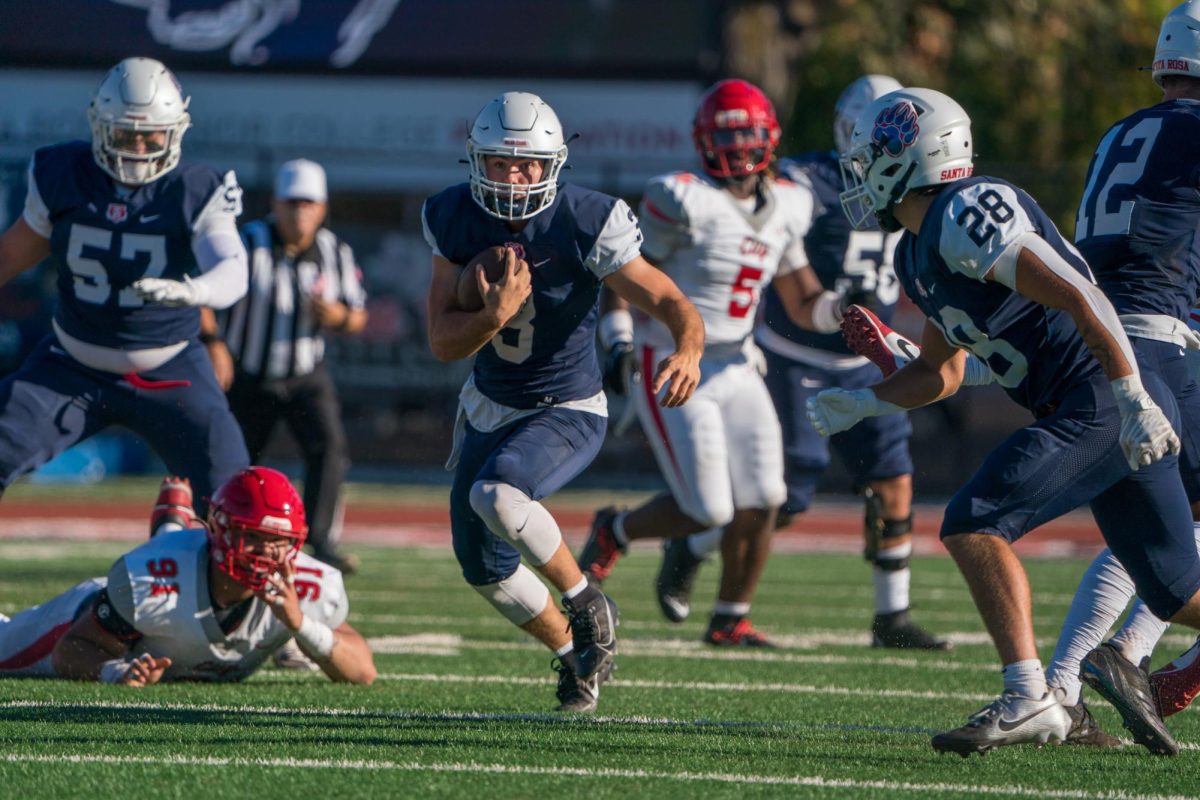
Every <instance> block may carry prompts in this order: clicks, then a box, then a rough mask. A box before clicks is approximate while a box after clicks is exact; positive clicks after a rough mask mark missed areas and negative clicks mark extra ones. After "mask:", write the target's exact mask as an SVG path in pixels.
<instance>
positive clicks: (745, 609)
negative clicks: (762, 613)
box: [713, 600, 750, 617]
mask: <svg viewBox="0 0 1200 800" xmlns="http://www.w3.org/2000/svg"><path fill="white" fill-rule="evenodd" d="M713 613H714V614H721V615H722V616H726V617H744V616H746V615H747V614H749V613H750V604H749V603H730V602H728V601H726V600H718V601H717V602H716V603H715V604H714V605H713Z"/></svg>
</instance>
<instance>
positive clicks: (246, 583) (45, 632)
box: [0, 467, 375, 686]
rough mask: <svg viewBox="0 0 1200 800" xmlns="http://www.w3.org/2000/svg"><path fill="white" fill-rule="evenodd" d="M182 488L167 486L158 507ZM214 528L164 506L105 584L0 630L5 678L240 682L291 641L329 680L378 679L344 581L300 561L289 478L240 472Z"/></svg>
mask: <svg viewBox="0 0 1200 800" xmlns="http://www.w3.org/2000/svg"><path fill="white" fill-rule="evenodd" d="M177 483H178V481H177V479H168V480H167V481H164V489H163V492H162V493H161V494H160V497H164V498H165V497H168V495H167V492H168V491H173V490H174V489H175V486H176V485H177ZM168 486H170V488H168ZM172 499H173V498H172ZM207 524H208V527H207V530H206V529H205V524H204V523H203V522H201V521H200V520H198V519H196V518H195V516H194V514H193V512H192V508H191V506H190V504H188V505H183V504H179V503H177V502H175V503H173V502H170V501H167V502H160V503H159V504H158V505H157V506H156V508H155V514H154V517H153V528H154V530H153V533H155V534H156V535H155V536H154V538H152V539H151V540H150V541H148V542H146V543H145V544H143V545H141V546H140V547H137V548H135V549H134V550H131V551H130V552H128V553H126V554H125V555H124V556H122V557H121V558H119V559H117V562H116V563H115V564H114V565H113V567H112V569H111V570H109V573H108V576H107V578H91V579H89V580H86V581H84V582H82V583H80V584H78V585H77V586H74V587H73V588H71V589H68V590H67V591H65V592H63V593H62V594H60V595H59V596H57V597H55V598H53V599H52V600H48V601H46V602H45V603H42V604H41V605H38V606H34V607H33V608H29V609H26V610H24V611H21V612H20V613H18V614H16V615H14V616H13V617H12V619H4V620H3V621H0V676H3V677H61V678H74V679H76V680H85V681H100V682H101V683H117V684H122V685H125V686H147V685H149V684H152V683H159V682H160V681H184V680H191V681H221V682H225V681H239V680H243V679H244V678H246V677H248V676H249V675H250V674H251V673H253V672H254V671H255V670H256V669H258V668H259V667H260V666H262V664H263V662H264V661H266V660H267V659H268V658H270V657H271V654H272V653H273V652H275V651H276V650H277V649H278V648H279V647H281V646H282V645H284V644H285V643H287V642H288V640H289V639H292V638H294V639H295V641H296V643H297V644H298V645H299V646H300V649H301V650H302V651H303V652H304V653H305V654H306V655H307V656H308V657H309V658H311V659H312V660H313V661H315V662H316V663H317V664H318V665H319V666H320V668H321V670H322V671H324V673H325V674H326V675H328V676H329V677H330V678H331V679H333V680H335V681H345V682H349V683H361V684H370V683H371V682H373V681H374V680H375V662H374V659H373V658H372V656H371V650H370V648H369V647H368V646H367V642H366V640H365V639H363V637H362V636H361V635H359V633H358V631H356V630H354V628H352V627H350V625H349V624H348V623H347V622H346V616H347V614H348V613H349V609H350V604H349V600H348V599H347V597H346V591H345V588H344V587H343V585H342V576H341V573H339V572H338V571H337V570H336V569H334V568H332V567H330V566H328V565H327V564H323V563H322V562H320V561H317V560H316V559H314V558H312V557H311V556H308V555H306V554H304V553H301V552H300V546H301V545H302V544H303V543H304V537H305V535H306V534H307V531H308V527H307V525H306V524H305V521H304V506H303V504H302V503H301V502H300V496H299V495H298V494H296V490H295V489H293V488H292V485H291V483H289V482H288V479H287V478H286V477H284V476H283V475H282V474H281V473H279V472H276V471H275V470H273V469H267V468H266V467H249V468H247V469H244V470H242V471H241V472H239V473H237V474H236V475H234V476H233V477H232V478H230V479H229V480H228V481H226V482H225V484H224V485H222V486H221V488H220V489H218V490H217V493H216V495H215V496H214V497H213V501H212V505H211V508H210V509H209V515H208V523H207Z"/></svg>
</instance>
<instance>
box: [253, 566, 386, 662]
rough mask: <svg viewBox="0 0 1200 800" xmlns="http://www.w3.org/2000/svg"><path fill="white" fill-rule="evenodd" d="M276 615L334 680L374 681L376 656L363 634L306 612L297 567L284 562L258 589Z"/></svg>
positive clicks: (344, 624) (348, 625)
mask: <svg viewBox="0 0 1200 800" xmlns="http://www.w3.org/2000/svg"><path fill="white" fill-rule="evenodd" d="M256 594H257V596H258V598H259V599H260V600H262V601H264V602H265V603H266V604H267V605H268V606H269V607H270V609H271V613H272V614H274V615H275V618H276V619H278V620H279V621H280V622H282V623H283V624H284V625H285V626H287V628H288V630H290V631H292V635H293V636H294V637H295V639H296V644H298V645H299V646H300V649H301V650H303V651H304V654H305V655H307V656H308V657H309V658H311V659H312V660H313V661H315V662H317V664H318V666H320V667H321V671H322V672H324V673H325V674H326V675H328V676H329V677H330V678H331V679H332V680H335V681H339V682H343V683H361V684H364V685H370V684H372V683H374V682H375V658H374V656H373V655H372V654H371V648H370V647H369V646H368V645H367V640H366V639H364V638H363V637H362V635H361V634H360V633H359V632H358V631H356V630H354V628H352V627H350V624H349V623H347V622H343V623H342V624H341V625H339V626H338V627H337V628H331V627H329V626H328V625H326V624H325V623H324V622H322V621H321V620H319V619H315V618H314V617H311V616H305V614H304V610H303V609H302V608H301V607H300V597H299V595H297V594H296V573H295V567H294V566H293V565H292V563H291V562H290V561H286V562H284V565H283V568H282V569H281V570H280V571H279V573H277V574H275V575H272V576H271V577H270V578H268V579H267V585H266V586H264V587H263V588H262V589H261V590H259V591H258V592H256Z"/></svg>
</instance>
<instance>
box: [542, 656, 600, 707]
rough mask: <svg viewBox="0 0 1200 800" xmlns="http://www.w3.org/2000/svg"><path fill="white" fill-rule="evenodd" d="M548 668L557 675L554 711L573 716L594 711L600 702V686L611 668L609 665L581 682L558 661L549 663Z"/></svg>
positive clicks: (570, 669) (570, 670)
mask: <svg viewBox="0 0 1200 800" xmlns="http://www.w3.org/2000/svg"><path fill="white" fill-rule="evenodd" d="M550 668H551V669H553V670H554V671H555V672H557V673H558V688H557V689H556V690H555V692H554V696H555V697H557V698H558V705H557V706H555V708H554V710H555V711H568V712H572V713H575V714H586V713H588V712H589V711H595V710H596V704H597V703H598V702H599V700H600V684H602V683H604V682H605V681H606V680H608V678H609V676H610V675H612V670H613V666H612V664H611V663H610V664H609V665H608V666H607V667H606V668H605V669H604V670H602V671H601V672H600V673H599V674H597V675H595V676H593V677H592V678H589V679H588V680H583V679H582V678H580V677H579V676H578V675H576V674H575V670H574V669H572V668H571V667H570V666H569V665H567V664H564V663H563V662H562V661H561V660H560V659H555V660H553V661H551V662H550Z"/></svg>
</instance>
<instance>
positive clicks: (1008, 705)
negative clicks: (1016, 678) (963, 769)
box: [932, 691, 1071, 758]
mask: <svg viewBox="0 0 1200 800" xmlns="http://www.w3.org/2000/svg"><path fill="white" fill-rule="evenodd" d="M1070 730H1071V716H1070V715H1069V714H1068V713H1067V710H1066V709H1065V708H1063V706H1062V703H1060V702H1059V701H1058V697H1057V696H1056V695H1055V694H1054V692H1052V691H1047V692H1046V694H1044V695H1042V696H1041V697H1039V698H1032V697H1022V696H1021V695H1019V694H1016V693H1014V692H1007V691H1006V692H1004V693H1003V694H1002V695H1000V696H999V697H997V698H996V699H995V700H993V701H992V702H991V704H990V705H987V706H985V707H983V708H981V709H980V710H979V711H977V712H975V713H974V714H972V715H971V718H970V719H969V720H967V724H966V725H963V726H962V727H961V728H955V729H954V730H951V731H946V732H945V733H939V734H938V735H937V736H934V737H933V741H932V744H933V749H934V750H937V751H938V752H939V753H958V754H959V755H960V756H962V757H963V758H966V757H967V756H969V755H970V754H971V753H986V752H987V751H988V750H992V749H994V748H997V747H1005V746H1007V745H1010V744H1027V743H1034V744H1050V743H1058V742H1062V741H1065V740H1066V738H1067V734H1068V733H1069V732H1070Z"/></svg>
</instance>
